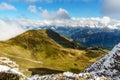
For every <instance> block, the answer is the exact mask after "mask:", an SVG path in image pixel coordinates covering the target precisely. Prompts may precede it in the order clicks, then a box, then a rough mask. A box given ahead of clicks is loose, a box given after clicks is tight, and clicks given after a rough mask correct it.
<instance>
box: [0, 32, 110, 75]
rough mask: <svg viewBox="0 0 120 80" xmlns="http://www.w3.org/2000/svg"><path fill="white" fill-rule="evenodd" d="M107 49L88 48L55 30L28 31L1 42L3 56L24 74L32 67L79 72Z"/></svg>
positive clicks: (0, 53)
mask: <svg viewBox="0 0 120 80" xmlns="http://www.w3.org/2000/svg"><path fill="white" fill-rule="evenodd" d="M107 52H108V51H107V50H105V49H103V48H100V47H96V48H87V47H84V46H83V45H81V44H79V43H77V42H75V41H73V40H72V39H69V38H66V37H65V36H63V35H60V34H58V33H56V32H54V31H52V30H29V31H27V32H25V33H23V34H21V35H19V36H17V37H15V38H12V39H10V40H7V41H4V42H0V56H6V57H9V58H11V59H12V60H14V61H16V63H18V64H19V65H20V66H19V67H20V69H21V71H22V72H23V73H25V74H27V75H28V74H29V71H27V70H28V69H29V68H48V69H55V70H61V71H72V72H80V71H81V70H83V69H84V68H85V67H87V66H88V65H90V64H91V63H93V62H95V61H96V60H97V59H98V58H100V57H101V56H103V55H104V54H105V53H107Z"/></svg>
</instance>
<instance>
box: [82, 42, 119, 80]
mask: <svg viewBox="0 0 120 80" xmlns="http://www.w3.org/2000/svg"><path fill="white" fill-rule="evenodd" d="M84 72H89V73H91V74H94V75H98V76H101V75H104V76H106V77H109V78H110V80H120V43H119V44H118V45H116V46H115V47H114V48H113V49H112V51H111V52H109V53H108V54H107V55H105V56H104V57H103V58H101V59H100V60H98V61H97V62H95V63H94V64H92V65H91V66H89V67H88V68H87V69H85V70H84Z"/></svg>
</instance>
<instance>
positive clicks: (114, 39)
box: [46, 26, 120, 50]
mask: <svg viewBox="0 0 120 80" xmlns="http://www.w3.org/2000/svg"><path fill="white" fill-rule="evenodd" d="M46 28H50V29H52V30H54V31H56V32H58V33H59V34H62V35H65V36H67V37H69V38H72V39H73V40H75V41H78V42H79V43H81V44H83V45H86V46H101V47H104V48H107V49H109V50H111V49H112V48H113V47H114V45H116V44H118V43H119V42H120V30H119V29H109V28H89V27H83V28H82V27H55V26H54V27H52V26H51V27H50V26H49V27H46Z"/></svg>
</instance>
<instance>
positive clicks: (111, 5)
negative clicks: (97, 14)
mask: <svg viewBox="0 0 120 80" xmlns="http://www.w3.org/2000/svg"><path fill="white" fill-rule="evenodd" d="M102 13H103V14H104V15H108V16H110V17H115V18H120V16H119V14H120V0H103V4H102Z"/></svg>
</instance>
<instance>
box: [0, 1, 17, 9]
mask: <svg viewBox="0 0 120 80" xmlns="http://www.w3.org/2000/svg"><path fill="white" fill-rule="evenodd" d="M0 10H16V8H15V7H14V6H13V5H10V4H7V3H5V2H2V3H0Z"/></svg>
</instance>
